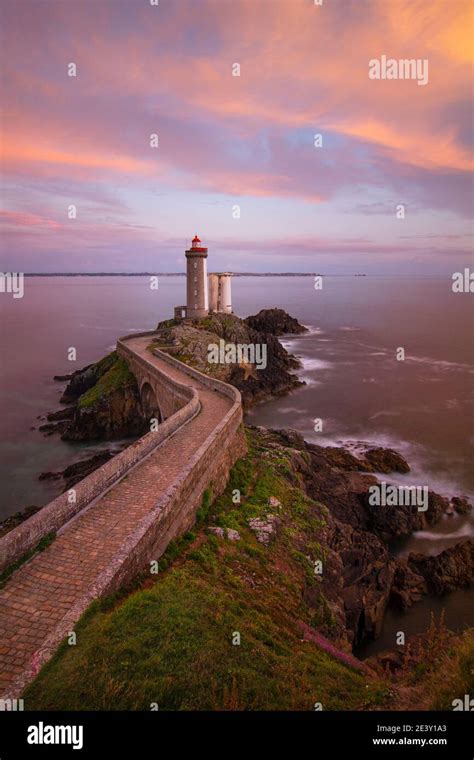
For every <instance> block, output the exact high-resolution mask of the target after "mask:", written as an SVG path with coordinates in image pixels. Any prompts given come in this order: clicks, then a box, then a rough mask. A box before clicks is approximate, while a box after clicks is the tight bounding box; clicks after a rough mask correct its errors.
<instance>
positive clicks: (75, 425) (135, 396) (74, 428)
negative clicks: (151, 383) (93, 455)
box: [61, 383, 150, 441]
mask: <svg viewBox="0 0 474 760" xmlns="http://www.w3.org/2000/svg"><path fill="white" fill-rule="evenodd" d="M65 424H66V427H65V429H64V431H63V433H62V435H61V438H62V439H63V441H95V440H100V441H107V440H113V439H118V438H127V437H138V436H141V435H144V433H147V432H148V431H149V429H150V423H149V420H148V419H147V418H146V417H145V415H144V412H143V410H142V407H141V403H140V395H139V391H138V387H136V383H135V384H131V385H130V386H128V387H121V388H119V389H117V390H115V391H113V392H112V393H109V394H107V395H105V396H103V397H101V398H99V399H97V401H96V402H95V403H94V404H93V405H91V406H81V405H80V404H78V405H77V407H76V408H75V410H74V417H73V419H72V420H71V421H70V422H69V423H65Z"/></svg>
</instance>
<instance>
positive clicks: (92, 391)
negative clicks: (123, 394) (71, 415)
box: [78, 353, 136, 408]
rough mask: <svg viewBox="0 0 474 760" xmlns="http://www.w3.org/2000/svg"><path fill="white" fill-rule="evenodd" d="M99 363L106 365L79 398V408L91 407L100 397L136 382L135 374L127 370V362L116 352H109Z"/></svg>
mask: <svg viewBox="0 0 474 760" xmlns="http://www.w3.org/2000/svg"><path fill="white" fill-rule="evenodd" d="M105 362H107V363H105ZM101 364H103V365H104V368H105V367H107V369H106V371H105V372H104V374H102V375H101V376H100V377H99V379H98V381H97V382H96V384H95V385H93V386H92V388H89V390H88V391H86V392H85V393H83V394H82V396H81V397H80V398H79V401H78V406H79V407H81V408H86V407H92V406H94V404H96V403H97V402H98V401H100V399H101V398H104V397H105V396H108V395H110V394H111V393H114V391H116V390H118V389H119V388H124V387H125V386H128V385H133V386H134V385H135V384H136V380H135V376H134V375H133V374H132V372H131V371H130V370H129V368H128V365H127V362H126V361H125V360H124V359H122V358H120V357H118V356H117V354H115V353H112V354H109V355H108V356H106V357H105V358H104V359H102V360H101V361H100V362H98V363H97V366H98V367H100V366H101Z"/></svg>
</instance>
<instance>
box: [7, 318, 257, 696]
mask: <svg viewBox="0 0 474 760" xmlns="http://www.w3.org/2000/svg"><path fill="white" fill-rule="evenodd" d="M153 335H154V333H142V334H139V335H132V336H125V337H124V338H121V339H119V341H118V342H117V351H118V353H119V354H120V355H121V356H123V357H124V359H125V360H126V361H127V362H128V364H129V366H130V368H131V370H132V371H133V372H134V374H135V376H136V377H137V380H138V383H139V387H140V392H141V397H142V404H143V405H144V408H145V409H146V410H147V413H150V414H151V416H154V417H156V419H158V421H159V422H160V424H159V425H158V427H157V428H156V430H154V429H153V430H152V431H151V432H149V433H147V434H146V435H144V436H143V437H142V438H140V439H139V440H138V441H136V442H135V443H133V444H131V445H130V446H129V447H128V448H127V449H125V450H124V451H123V452H121V453H120V454H118V455H117V456H115V457H114V458H113V459H111V460H110V461H109V462H107V463H106V464H105V465H103V466H102V467H101V468H99V469H98V470H96V471H95V472H93V473H92V474H91V475H89V476H88V477H87V478H84V480H82V481H81V482H80V483H78V484H77V485H76V486H75V489H74V491H73V493H72V494H71V492H68V493H65V494H62V495H61V496H59V497H58V498H57V499H54V501H52V502H50V503H49V504H47V505H46V506H45V507H43V509H41V510H40V511H39V512H37V513H36V514H35V515H33V516H32V517H31V518H30V519H28V520H26V521H25V522H24V523H22V524H21V525H19V526H18V527H17V528H15V529H14V530H12V531H10V532H9V533H7V534H6V535H5V536H4V537H3V538H0V570H2V569H5V568H8V567H10V566H12V565H13V564H14V563H17V562H19V561H20V562H21V561H22V560H23V559H25V555H27V554H28V553H31V552H34V551H35V549H36V547H37V545H38V542H39V541H40V540H41V539H42V538H44V537H45V536H52V535H54V536H55V537H54V539H53V541H52V543H51V544H50V545H49V546H48V548H46V549H45V550H44V551H42V552H37V553H33V556H32V557H31V558H30V559H29V560H28V561H27V562H23V564H21V565H20V567H19V569H17V570H16V571H15V572H13V573H12V574H11V575H10V576H9V578H8V580H7V582H6V584H5V585H4V586H3V588H1V589H0V698H4V699H9V698H10V699H13V698H16V697H18V696H19V695H20V694H21V692H22V690H23V689H24V687H25V685H26V684H27V683H28V682H29V681H30V680H31V679H32V678H33V677H34V676H35V675H36V673H37V672H38V670H39V668H40V667H41V666H42V665H43V664H44V663H45V662H46V661H47V660H48V659H49V658H50V657H51V655H52V654H53V653H54V651H55V650H56V648H57V646H58V644H59V643H60V642H61V640H62V639H63V638H64V637H65V636H66V635H68V634H69V632H71V631H73V630H74V625H75V623H76V622H77V620H78V619H79V617H80V616H81V615H82V613H83V612H84V611H85V610H86V609H87V607H88V606H89V604H90V603H91V602H92V601H93V600H94V599H95V598H97V597H100V596H103V595H106V594H110V593H112V592H113V591H116V590H117V589H118V588H120V586H122V585H123V584H125V583H127V582H129V581H130V580H131V579H132V578H133V577H135V576H136V575H137V573H139V572H141V571H145V570H147V569H149V563H150V562H151V561H152V560H156V559H158V558H159V557H160V556H161V554H163V552H164V551H165V549H166V547H167V546H168V544H169V542H170V541H171V540H173V539H174V538H176V537H177V536H179V535H181V534H182V533H184V532H185V531H186V530H188V529H189V528H190V527H191V526H192V524H193V523H194V520H195V515H196V511H197V509H198V507H199V506H200V504H201V503H202V499H203V495H204V493H205V492H206V491H207V490H210V491H211V493H212V495H213V496H216V495H218V494H219V493H221V492H222V491H223V490H224V488H225V485H226V483H227V480H228V475H229V471H230V468H231V467H232V465H233V464H234V462H235V461H236V460H237V459H238V458H239V457H241V456H243V455H244V454H245V452H246V443H245V436H244V432H243V424H242V404H241V399H240V394H239V392H238V391H237V390H236V389H235V388H234V387H232V386H230V385H227V384H226V383H222V382H220V381H216V380H213V379H211V378H209V377H207V376H206V375H203V374H202V373H200V372H198V371H197V370H195V369H193V368H191V367H188V366H186V365H184V364H182V363H181V362H179V361H177V360H176V359H174V358H173V357H170V356H168V355H167V354H166V353H164V352H162V351H159V350H158V349H154V350H153V351H151V350H150V349H149V345H150V343H151V341H152V338H153ZM72 496H73V497H74V498H71V497H72ZM26 707H27V706H26Z"/></svg>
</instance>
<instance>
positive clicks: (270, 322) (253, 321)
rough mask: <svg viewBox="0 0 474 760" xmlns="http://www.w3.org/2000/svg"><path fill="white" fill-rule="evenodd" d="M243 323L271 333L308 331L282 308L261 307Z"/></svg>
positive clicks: (259, 330)
mask: <svg viewBox="0 0 474 760" xmlns="http://www.w3.org/2000/svg"><path fill="white" fill-rule="evenodd" d="M244 321H245V323H246V324H247V325H248V326H249V327H251V328H252V329H253V330H256V331H257V332H261V333H271V334H272V335H285V334H289V333H292V334H296V335H298V334H300V333H304V332H308V328H307V327H304V325H301V324H300V323H299V322H298V320H297V319H295V318H294V317H291V316H290V315H289V314H287V313H286V311H285V310H284V309H262V310H261V311H259V312H258V314H255V315H253V316H251V317H247V318H246V319H245V320H244Z"/></svg>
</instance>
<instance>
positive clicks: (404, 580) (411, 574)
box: [390, 560, 428, 610]
mask: <svg viewBox="0 0 474 760" xmlns="http://www.w3.org/2000/svg"><path fill="white" fill-rule="evenodd" d="M427 591H428V589H427V587H426V583H425V579H424V578H423V576H422V575H420V574H419V573H418V572H416V571H415V570H414V569H412V568H411V567H410V565H409V564H408V562H406V560H397V566H396V570H395V575H394V578H393V583H392V588H391V590H390V601H391V602H392V603H393V605H394V606H395V607H397V608H398V609H400V610H406V609H408V607H411V605H412V604H413V603H414V602H419V601H420V599H422V597H423V596H424V595H425V594H426V593H427Z"/></svg>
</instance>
